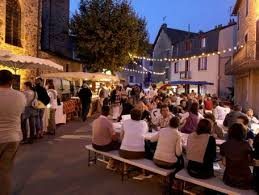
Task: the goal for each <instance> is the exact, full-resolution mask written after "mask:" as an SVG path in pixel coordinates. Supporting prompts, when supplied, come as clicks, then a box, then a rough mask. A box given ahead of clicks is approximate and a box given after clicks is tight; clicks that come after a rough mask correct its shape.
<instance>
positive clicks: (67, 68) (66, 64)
mask: <svg viewBox="0 0 259 195" xmlns="http://www.w3.org/2000/svg"><path fill="white" fill-rule="evenodd" d="M39 57H40V58H44V59H48V60H51V61H53V62H55V63H57V64H59V65H62V66H63V68H64V72H81V71H82V70H83V69H82V67H83V66H82V64H81V63H80V62H77V61H73V60H70V59H68V58H63V57H60V56H57V55H55V54H52V53H47V52H42V51H41V52H39Z"/></svg>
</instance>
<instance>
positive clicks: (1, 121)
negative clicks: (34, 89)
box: [0, 88, 26, 143]
mask: <svg viewBox="0 0 259 195" xmlns="http://www.w3.org/2000/svg"><path fill="white" fill-rule="evenodd" d="M0 102H2V103H1V104H0V143H7V142H13V141H20V140H21V123H20V121H21V120H20V117H21V114H22V112H23V111H24V108H25V105H26V99H25V96H24V95H23V94H22V93H21V92H19V91H16V90H13V89H3V88H0Z"/></svg>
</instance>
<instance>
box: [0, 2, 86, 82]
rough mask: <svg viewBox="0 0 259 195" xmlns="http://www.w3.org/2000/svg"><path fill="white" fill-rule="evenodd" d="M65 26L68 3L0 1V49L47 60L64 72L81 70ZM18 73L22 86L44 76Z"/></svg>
mask: <svg viewBox="0 0 259 195" xmlns="http://www.w3.org/2000/svg"><path fill="white" fill-rule="evenodd" d="M68 23H69V0H1V1H0V50H7V51H10V53H12V54H15V55H23V56H32V57H37V58H44V59H49V60H51V61H54V62H56V63H58V64H60V65H63V67H64V70H66V71H81V70H82V65H81V63H80V62H79V61H77V60H75V59H74V55H73V42H72V40H73V39H72V38H71V37H70V36H69V32H68ZM0 66H1V64H0ZM1 67H2V66H1ZM1 67H0V68H1ZM5 68H7V67H5ZM17 71H19V72H20V73H22V74H21V83H22V82H23V81H24V80H32V78H34V77H35V76H38V75H40V74H41V73H43V71H39V70H30V71H28V70H26V69H22V70H17ZM17 71H16V72H15V74H20V73H18V72H17Z"/></svg>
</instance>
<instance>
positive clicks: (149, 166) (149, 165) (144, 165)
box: [85, 145, 174, 187]
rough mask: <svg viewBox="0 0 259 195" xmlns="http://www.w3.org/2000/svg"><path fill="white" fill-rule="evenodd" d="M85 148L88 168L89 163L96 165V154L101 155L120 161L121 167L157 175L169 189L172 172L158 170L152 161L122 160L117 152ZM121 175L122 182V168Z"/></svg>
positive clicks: (91, 147) (89, 146) (88, 146)
mask: <svg viewBox="0 0 259 195" xmlns="http://www.w3.org/2000/svg"><path fill="white" fill-rule="evenodd" d="M85 148H86V149H87V150H88V166H90V164H91V162H94V163H95V164H96V161H97V154H99V155H103V156H105V157H109V158H112V159H114V160H117V161H120V162H122V163H123V165H124V164H128V165H132V166H135V167H138V168H141V169H144V170H147V171H149V172H152V173H155V174H157V175H160V176H163V178H164V184H165V186H167V187H171V184H172V175H173V174H174V170H167V169H162V168H159V167H158V166H156V165H155V164H154V162H153V161H151V160H148V159H138V160H129V159H125V158H122V157H120V156H119V152H118V151H117V150H114V151H110V152H102V151H99V150H95V149H94V148H93V146H92V145H86V146H85ZM91 153H94V155H92V156H91ZM121 174H122V181H123V178H124V175H125V174H124V171H123V168H122V170H121Z"/></svg>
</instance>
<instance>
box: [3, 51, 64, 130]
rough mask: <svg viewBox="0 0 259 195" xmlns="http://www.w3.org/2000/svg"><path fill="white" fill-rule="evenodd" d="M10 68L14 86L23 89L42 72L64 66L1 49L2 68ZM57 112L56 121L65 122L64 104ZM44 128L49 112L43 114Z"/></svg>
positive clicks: (58, 69)
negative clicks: (24, 85)
mask: <svg viewBox="0 0 259 195" xmlns="http://www.w3.org/2000/svg"><path fill="white" fill-rule="evenodd" d="M3 69H5V70H9V71H11V72H12V73H13V74H14V82H13V88H14V89H16V90H22V87H23V83H24V82H26V81H34V80H35V78H36V77H37V76H39V75H40V74H42V73H51V72H60V71H63V66H61V65H59V64H56V63H54V62H52V61H50V60H47V59H41V58H36V57H32V56H24V55H14V54H12V53H11V52H9V51H5V50H0V70H3ZM57 110H58V111H57V112H56V121H58V123H63V122H64V117H65V116H64V115H63V114H62V112H63V106H62V105H60V106H59V107H58V109H57ZM43 121H44V124H43V126H44V129H46V127H47V125H48V112H44V116H43Z"/></svg>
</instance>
